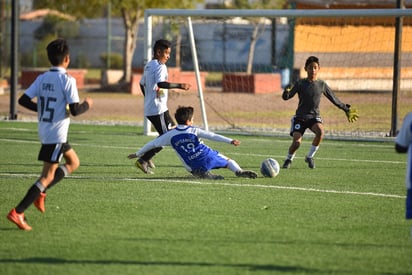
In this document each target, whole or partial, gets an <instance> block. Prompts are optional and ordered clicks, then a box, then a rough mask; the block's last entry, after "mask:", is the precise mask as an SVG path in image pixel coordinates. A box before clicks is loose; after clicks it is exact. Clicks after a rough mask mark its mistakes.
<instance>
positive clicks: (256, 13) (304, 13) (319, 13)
mask: <svg viewBox="0 0 412 275" xmlns="http://www.w3.org/2000/svg"><path fill="white" fill-rule="evenodd" d="M152 15H159V16H183V17H188V16H192V17H196V16H213V17H228V16H236V17H336V16H341V17H354V16H363V17H369V16H372V17H381V16H391V17H400V16H412V9H327V10H239V9H210V10H190V9H189V10H187V9H147V10H145V17H147V16H152Z"/></svg>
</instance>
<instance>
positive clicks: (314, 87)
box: [282, 56, 358, 169]
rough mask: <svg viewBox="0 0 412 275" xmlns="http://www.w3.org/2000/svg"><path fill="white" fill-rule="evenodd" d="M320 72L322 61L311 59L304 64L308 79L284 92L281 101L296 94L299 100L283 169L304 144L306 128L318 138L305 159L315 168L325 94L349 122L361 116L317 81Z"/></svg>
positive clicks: (324, 83)
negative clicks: (321, 110)
mask: <svg viewBox="0 0 412 275" xmlns="http://www.w3.org/2000/svg"><path fill="white" fill-rule="evenodd" d="M319 70H320V65H319V59H318V58H317V57H315V56H310V57H309V58H308V59H307V60H306V63H305V71H306V73H307V77H306V78H304V79H300V80H299V81H297V82H296V83H295V84H294V85H288V86H287V87H286V88H285V90H284V91H283V94H282V98H283V99H284V100H288V99H291V98H292V97H294V96H295V95H296V94H297V95H298V97H299V104H298V108H297V109H296V114H295V116H294V117H293V118H292V121H291V124H292V125H291V129H290V135H291V136H292V138H293V141H292V144H291V145H290V147H289V151H288V155H287V157H286V160H285V162H284V163H283V166H282V167H283V168H286V169H287V168H289V167H290V165H291V164H292V161H293V159H294V157H295V154H296V151H297V150H298V149H299V147H300V144H301V143H302V137H303V134H304V133H305V131H306V129H310V130H311V131H312V132H313V133H314V134H315V137H314V138H313V141H312V146H311V148H310V150H309V152H308V154H307V155H306V157H305V162H307V164H308V166H309V168H311V169H313V168H315V161H314V159H313V157H314V156H315V154H316V152H317V151H318V149H319V145H320V143H321V142H322V139H323V136H324V128H323V121H322V118H321V117H320V110H319V104H320V99H321V96H322V94H323V95H325V96H326V98H327V99H329V100H330V102H332V103H333V104H334V105H335V106H336V107H338V108H339V109H341V110H343V111H344V112H345V114H346V117H347V118H348V121H349V122H354V121H356V120H357V119H358V113H357V111H356V110H355V109H353V108H351V106H350V105H349V104H344V103H342V102H341V101H340V100H339V99H338V98H337V97H336V96H335V94H334V93H333V92H332V90H331V89H330V88H329V86H328V85H327V84H326V82H325V81H323V80H320V79H318V71H319Z"/></svg>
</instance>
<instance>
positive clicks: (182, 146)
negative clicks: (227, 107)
mask: <svg viewBox="0 0 412 275" xmlns="http://www.w3.org/2000/svg"><path fill="white" fill-rule="evenodd" d="M201 138H205V139H209V140H213V141H218V142H225V143H231V142H232V139H230V138H227V137H225V136H222V135H219V134H216V133H213V132H209V131H205V130H202V129H200V128H197V127H192V126H188V125H177V127H176V128H174V129H172V130H170V131H168V132H166V133H164V134H163V135H161V136H159V137H157V138H156V139H154V140H152V141H151V142H149V143H147V144H146V145H145V146H143V147H142V148H141V149H140V150H139V151H138V152H136V155H137V156H141V155H143V154H144V153H146V152H147V151H149V150H151V149H153V148H157V147H162V146H167V145H169V146H172V147H173V149H174V150H175V152H176V153H177V155H178V157H179V158H180V160H181V161H182V163H183V165H184V166H185V168H186V169H187V170H188V171H189V172H190V171H194V170H201V171H209V170H210V169H214V168H221V167H225V166H226V165H227V160H228V159H227V158H226V157H225V156H224V155H222V154H220V153H219V152H217V151H215V150H213V149H211V148H210V147H208V146H207V145H205V144H203V142H202V141H201Z"/></svg>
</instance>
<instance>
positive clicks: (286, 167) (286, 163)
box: [282, 159, 292, 169]
mask: <svg viewBox="0 0 412 275" xmlns="http://www.w3.org/2000/svg"><path fill="white" fill-rule="evenodd" d="M291 164H292V160H290V159H286V160H285V162H284V163H283V166H282V168H284V169H289V168H290V165H291Z"/></svg>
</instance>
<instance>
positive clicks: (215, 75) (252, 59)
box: [144, 9, 412, 137]
mask: <svg viewBox="0 0 412 275" xmlns="http://www.w3.org/2000/svg"><path fill="white" fill-rule="evenodd" d="M396 18H401V19H398V21H396ZM396 22H400V23H401V24H398V25H397V24H396ZM399 26H400V27H399ZM160 38H166V39H169V40H171V41H172V42H173V49H172V59H171V60H170V61H169V62H168V68H169V81H171V82H177V81H180V82H181V81H183V80H185V81H188V82H191V83H193V85H192V86H193V90H194V91H197V92H194V93H196V94H195V97H196V100H197V102H196V104H197V105H196V106H194V107H195V109H196V111H197V115H196V118H197V123H198V125H199V124H200V123H201V122H203V125H200V126H203V127H205V128H209V127H210V128H211V129H213V130H231V131H239V132H252V133H254V132H261V133H262V132H263V133H285V134H288V133H289V128H290V119H291V117H292V116H293V115H294V112H295V109H296V107H297V102H298V101H297V96H296V98H294V99H292V100H289V101H283V100H282V98H281V93H282V90H283V89H282V88H283V87H285V86H286V85H287V84H289V83H291V82H293V81H296V80H297V79H299V78H304V77H306V72H305V70H304V68H303V67H304V63H305V60H306V59H307V58H308V57H309V56H312V55H314V56H317V57H318V58H319V60H320V67H321V70H320V71H319V73H318V78H320V79H323V80H325V81H326V82H327V83H328V85H329V86H330V87H331V88H332V90H333V91H334V92H335V94H336V95H337V96H338V98H339V99H340V100H341V101H342V102H344V103H348V104H351V105H352V106H353V107H354V108H356V109H357V110H358V111H359V115H360V118H359V120H358V122H356V123H353V124H350V123H348V122H347V120H346V117H345V114H344V113H343V112H342V111H341V110H339V109H337V108H336V107H335V106H334V105H333V104H332V103H330V102H329V101H328V100H327V98H326V97H323V98H322V100H321V116H322V118H323V120H324V123H325V130H326V134H327V135H333V136H348V135H349V136H359V137H362V136H388V135H389V133H390V130H391V127H393V121H394V116H395V121H397V122H398V124H399V125H400V123H401V120H402V118H403V117H404V116H405V115H406V113H407V112H409V111H410V106H411V103H412V11H411V10H406V9H365V10H157V9H149V10H146V12H145V41H144V48H145V57H144V59H145V62H146V61H147V60H150V58H151V56H152V52H151V50H152V45H153V43H154V41H155V40H157V39H160ZM396 38H398V44H397V42H396ZM397 49H398V50H400V52H399V51H398V52H397ZM397 53H398V54H397ZM394 75H395V76H396V75H399V78H398V79H396V77H395V78H394ZM192 97H193V93H192ZM186 103H190V104H193V101H192V99H191V95H190V93H188V94H184V93H178V92H176V93H175V94H174V93H173V91H171V97H170V102H169V108H170V112H171V114H172V115H173V113H174V108H176V107H177V106H178V105H184V104H186ZM199 104H200V105H199ZM150 132H151V128H150V125H148V124H146V126H145V133H146V134H149V133H150Z"/></svg>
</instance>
